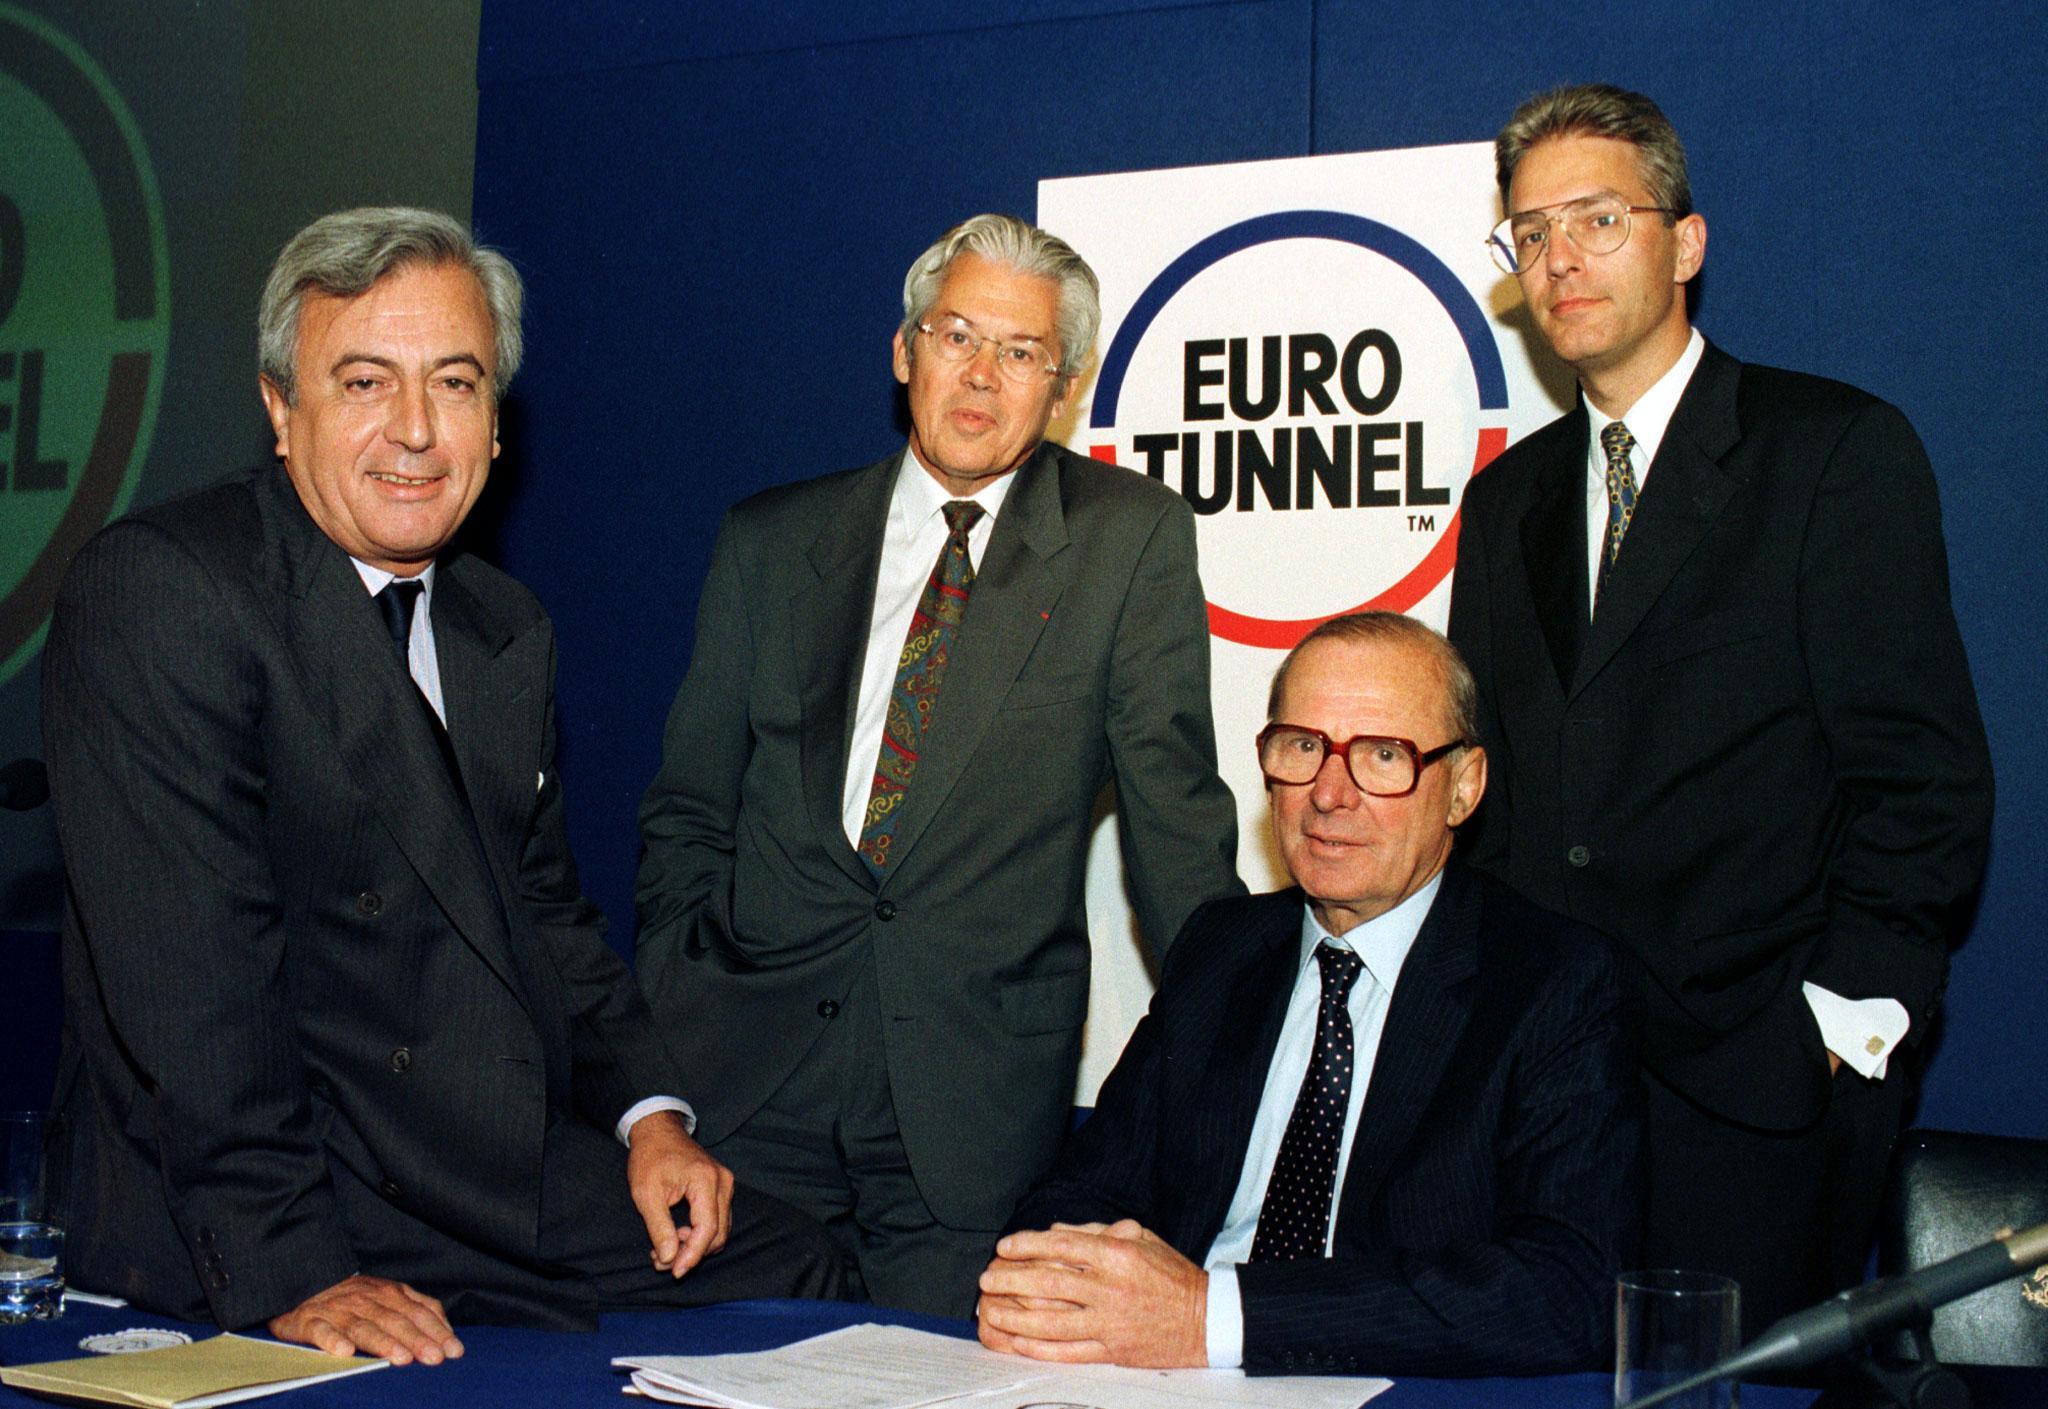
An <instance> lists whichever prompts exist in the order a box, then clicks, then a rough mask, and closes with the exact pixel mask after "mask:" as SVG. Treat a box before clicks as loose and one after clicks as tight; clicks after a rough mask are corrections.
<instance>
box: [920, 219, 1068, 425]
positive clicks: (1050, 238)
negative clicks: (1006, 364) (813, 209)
mask: <svg viewBox="0 0 2048 1409" xmlns="http://www.w3.org/2000/svg"><path fill="white" fill-rule="evenodd" d="M963 254H974V255H979V256H980V257H981V258H983V259H985V260H987V261H988V262H989V263H991V264H999V265H1002V266H1003V267H1004V268H1006V269H1009V270H1012V271H1013V272H1015V273H1018V274H1028V275H1030V276H1032V277H1033V278H1038V279H1051V280H1053V281H1054V282H1055V283H1057V284H1058V285H1059V303H1058V312H1057V313H1056V314H1055V315H1054V328H1053V332H1054V336H1055V337H1057V338H1058V339H1059V343H1060V377H1061V378H1062V379H1063V380H1064V381H1066V382H1067V383H1069V384H1070V385H1071V384H1072V382H1073V379H1074V378H1076V377H1078V376H1080V375H1081V374H1082V373H1083V372H1085V371H1087V370H1088V364H1089V362H1090V361H1092V360H1093V354H1094V350H1095V330H1096V329H1097V328H1099V327H1101V326H1102V286H1101V285H1100V284H1099V283H1098V282H1097V281H1096V278H1095V271H1094V270H1093V269H1090V268H1089V267H1088V261H1087V260H1085V259H1083V258H1081V256H1080V255H1078V254H1076V253H1075V252H1074V247H1073V246H1072V245H1070V244H1068V243H1067V242H1066V241H1065V240H1062V239H1061V238H1060V237H1059V236H1057V235H1053V234H1048V233H1047V232H1046V231H1044V230H1041V229H1039V228H1038V227H1037V226H1036V225H1031V224H1028V223H1026V222H1025V221H1022V220H1019V219H1018V218H1017V217H1016V216H1014V215H977V216H975V217H973V218H972V219H970V220H963V221H961V222H960V223H959V224H958V225H955V226H954V227H953V228H952V229H950V230H948V231H947V232H946V233H945V234H943V235H941V236H939V238H938V239H937V240H936V241H935V242H934V243H933V244H932V247H931V248H930V249H928V250H926V251H925V252H924V253H923V254H921V255H919V256H918V257H917V259H916V261H915V262H914V263H912V264H911V266H910V272H909V273H908V274H906V275H904V277H903V326H902V327H901V328H900V329H899V330H898V331H900V332H901V333H902V335H903V345H904V346H905V347H906V348H914V347H915V346H916V345H917V325H918V324H919V323H922V322H923V321H924V320H925V316H926V315H927V314H929V313H930V312H931V311H932V305H933V304H935V303H937V302H938V300H939V286H940V285H941V284H943V283H944V282H945V281H946V271H947V270H949V269H951V268H952V267H953V261H954V260H956V259H958V258H959V257H960V256H961V255H963Z"/></svg>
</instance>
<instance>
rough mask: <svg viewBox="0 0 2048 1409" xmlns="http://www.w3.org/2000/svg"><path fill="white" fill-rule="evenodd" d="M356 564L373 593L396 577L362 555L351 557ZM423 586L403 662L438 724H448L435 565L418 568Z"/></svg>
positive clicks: (359, 575)
mask: <svg viewBox="0 0 2048 1409" xmlns="http://www.w3.org/2000/svg"><path fill="white" fill-rule="evenodd" d="M349 561H350V562H352V563H354V564H355V565H356V576H358V577H360V578H362V580H363V586H365V587H367V588H369V589H370V595H371V596H372V597H374V596H376V595H377V594H378V593H379V592H382V591H383V590H384V589H385V588H386V587H388V586H390V585H391V584H392V583H393V582H396V581H397V580H398V578H397V575H396V574H394V573H388V572H386V571H384V569H382V568H373V567H371V566H370V565H369V564H368V563H366V562H364V561H363V560H362V559H361V558H350V559H349ZM418 581H419V584H420V586H421V587H422V588H423V589H425V590H423V591H422V592H421V593H420V599H419V601H417V602H415V603H414V604H413V609H412V635H410V636H408V637H407V638H406V643H405V663H406V665H407V666H408V667H410V668H411V670H412V679H413V683H414V684H415V685H417V686H419V687H420V693H421V694H423V695H425V696H426V697H427V703H428V704H430V705H432V706H433V707H434V715H435V717H436V718H438V719H439V720H440V721H441V727H442V728H444V729H445V728H447V727H448V707H447V705H446V704H445V703H443V701H442V698H441V658H440V657H439V656H437V655H436V654H434V614H433V605H434V565H433V564H432V563H428V564H427V565H426V566H425V567H423V568H421V569H420V575H419V578H418Z"/></svg>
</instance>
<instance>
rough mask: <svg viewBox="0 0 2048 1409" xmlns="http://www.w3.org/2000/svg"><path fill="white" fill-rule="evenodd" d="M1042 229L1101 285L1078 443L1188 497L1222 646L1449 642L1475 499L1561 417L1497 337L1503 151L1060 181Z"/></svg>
mask: <svg viewBox="0 0 2048 1409" xmlns="http://www.w3.org/2000/svg"><path fill="white" fill-rule="evenodd" d="M1039 218H1040V222H1041V223H1042V224H1045V225H1046V226H1047V227H1048V228H1050V229H1052V230H1054V231H1055V232H1056V233H1059V234H1061V235H1063V236H1065V237H1066V238H1068V239H1069V240H1071V241H1072V242H1073V243H1074V244H1075V246H1076V247H1077V248H1078V249H1080V251H1081V252H1082V254H1083V255H1085V256H1086V257H1087V258H1088V259H1089V260H1090V262H1091V263H1093V264H1094V265H1095V267H1096V269H1097V271H1098V273H1099V274H1100V275H1101V277H1102V279H1103V284H1104V321H1105V325H1106V326H1105V330H1104V334H1103V336H1102V337H1101V339H1100V340H1099V343H1098V345H1099V347H1100V348H1101V350H1102V356H1101V367H1100V370H1099V372H1098V373H1097V375H1096V379H1095V382H1094V384H1093V387H1092V389H1091V390H1089V391H1088V392H1086V393H1084V396H1085V404H1084V406H1083V408H1082V409H1081V410H1080V412H1079V413H1078V423H1077V424H1076V425H1075V426H1074V427H1073V428H1072V430H1071V432H1070V433H1069V439H1070V441H1071V443H1072V444H1073V445H1074V447H1075V448H1076V449H1080V450H1084V451H1086V452H1087V453H1089V454H1092V455H1094V456H1096V457H1097V458H1098V459H1103V460H1109V461H1113V462H1114V463H1116V464H1119V465H1124V466H1127V467H1129V468H1131V469H1133V470H1136V471H1139V472H1141V473H1144V474H1147V475H1150V476H1151V477H1152V478H1154V479H1157V480H1159V481H1161V482H1162V483H1164V484H1165V485H1167V486H1168V487H1169V488H1171V489H1174V490H1175V491H1177V492H1178V493H1180V494H1181V495H1182V496H1183V497H1184V498H1185V499H1186V500H1187V501H1188V503H1189V505H1190V506H1191V507H1192V508H1193V510H1194V511H1195V513H1196V515H1197V523H1198V525H1199V533H1200V545H1201V556H1202V579H1203V584H1204V587H1205V589H1206V591H1207V595H1208V599H1209V625H1210V631H1211V633H1212V634H1213V635H1214V636H1215V637H1216V638H1218V639H1219V640H1221V641H1228V642H1232V643H1235V644H1237V645H1241V646H1248V647H1255V648H1264V649H1268V650H1284V649H1286V648H1287V647H1289V646H1292V645H1293V644H1294V643H1295V642H1296V641H1298V640H1300V639H1301V637H1302V636H1303V635H1304V634H1306V633H1307V632H1308V631H1309V630H1310V629H1312V628H1313V627H1314V626H1315V625H1317V624H1318V623H1319V622H1321V621H1324V620H1326V619H1328V618H1329V617H1332V616H1336V615H1339V614H1341V613H1345V612H1353V611H1360V610H1365V609H1369V608H1380V609H1388V610H1394V611H1414V610H1417V609H1418V608H1422V609H1423V610H1422V611H1421V612H1419V614H1422V615H1425V616H1433V617H1435V618H1436V619H1437V620H1438V621H1439V622H1440V621H1441V607H1442V602H1443V600H1444V597H1445V595H1446V589H1447V586H1448V583H1449V580H1450V574H1451V569H1452V566H1453V564H1454V562H1455V560H1456V556H1457V525H1458V505H1459V502H1460V500H1461V498H1462V496H1463V492H1464V487H1465V485H1466V484H1467V483H1468V482H1469V481H1470V479H1471V477H1472V476H1473V475H1474V474H1477V473H1479V472H1480V471H1482V470H1483V469H1484V467H1485V466H1486V464H1487V463H1488V462H1489V461H1490V460H1492V459H1493V457H1494V456H1496V455H1498V454H1499V453H1500V452H1501V451H1502V450H1503V449H1505V448H1506V446H1507V444H1508V443H1509V441H1510V440H1511V439H1512V438H1513V437H1514V436H1516V435H1519V434H1521V433H1523V432H1525V431H1527V430H1528V429H1530V428H1531V427H1532V426H1533V425H1536V424H1541V422H1542V421H1544V420H1547V419H1549V418H1550V416H1552V415H1554V414H1555V407H1554V406H1553V405H1552V404H1551V403H1550V402H1549V401H1548V400H1547V399H1545V398H1544V397H1543V396H1542V395H1541V389H1540V387H1539V386H1538V385H1537V384H1536V381H1535V376H1534V373H1533V371H1532V370H1531V369H1530V368H1529V367H1528V365H1527V362H1526V360H1525V359H1524V358H1523V357H1522V356H1521V354H1523V352H1524V350H1525V344H1524V342H1523V340H1522V339H1521V338H1520V337H1518V336H1517V335H1515V334H1514V333H1512V332H1511V331H1509V330H1508V329H1506V328H1504V327H1503V326H1501V323H1500V318H1501V316H1502V312H1504V311H1505V310H1508V309H1511V308H1512V307H1514V290H1513V287H1512V284H1511V283H1506V282H1505V281H1504V280H1503V279H1502V277H1501V276H1500V275H1499V274H1498V272H1497V271H1495V270H1494V269H1493V266H1492V263H1491V261H1490V260H1489V259H1488V257H1487V255H1486V251H1485V249H1484V247H1483V244H1482V239H1483V237H1484V235H1485V232H1486V230H1487V228H1488V227H1489V226H1490V225H1491V224H1492V223H1493V221H1494V220H1496V219H1498V215H1497V213H1496V211H1495V202H1494V196H1493V189H1492V161H1491V151H1490V149H1489V148H1488V147H1486V146H1485V145H1484V144H1478V143H1474V144H1470V145H1468V146H1460V147H1438V148H1426V149H1414V150H1409V151H1399V152H1381V153H1370V152H1369V153H1355V154H1349V155H1345V156H1340V157H1324V158H1306V159H1301V160H1292V161H1281V162H1260V163H1249V164H1242V165H1235V166H1226V167H1212V168H1207V169H1183V170H1179V171H1168V172H1141V173H1133V174H1130V175H1125V176H1116V177H1089V178H1078V179H1075V180H1072V181H1049V182H1045V183H1042V185H1041V187H1040V208H1039ZM1162 227H1164V228H1162ZM1503 334H1504V335H1505V336H1503ZM1504 342H1505V343H1506V344H1507V345H1508V347H1509V348H1510V350H1511V352H1512V354H1514V355H1513V356H1504V355H1503V343H1504Z"/></svg>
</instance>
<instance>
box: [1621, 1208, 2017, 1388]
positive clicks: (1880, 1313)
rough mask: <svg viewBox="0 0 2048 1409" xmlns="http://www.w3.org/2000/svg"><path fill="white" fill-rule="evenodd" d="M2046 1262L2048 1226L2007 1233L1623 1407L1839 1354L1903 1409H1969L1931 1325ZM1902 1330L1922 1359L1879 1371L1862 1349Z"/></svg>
mask: <svg viewBox="0 0 2048 1409" xmlns="http://www.w3.org/2000/svg"><path fill="white" fill-rule="evenodd" d="M2043 1263H2048V1223H2040V1224H2036V1225H2035V1226H2034V1227H2032V1228H2027V1229H2023V1230H2021V1231H2020V1232H2017V1233H2015V1232H2011V1231H2007V1232H2004V1233H2001V1234H2000V1235H1999V1236H1998V1237H1996V1238H1993V1239H1992V1240H1991V1241H1990V1242H1988V1243H1985V1244H1983V1245H1982V1246H1980V1247H1975V1248H1972V1249H1971V1250H1970V1251H1968V1252H1964V1253H1958V1254H1957V1255H1956V1256H1954V1257H1951V1258H1948V1259H1947V1260H1945V1261H1942V1262H1937V1263H1934V1264H1933V1265H1932V1266H1929V1267H1923V1268H1920V1269H1919V1270H1917V1271H1914V1272H1905V1273H1901V1274H1899V1275H1898V1276H1895V1277H1885V1278H1882V1279H1880V1280H1878V1281H1875V1282H1872V1283H1870V1284H1869V1285H1868V1286H1863V1287H1855V1288H1852V1289H1850V1290H1849V1291H1846V1292H1841V1293H1838V1294H1837V1295H1835V1296H1833V1297H1830V1298H1829V1299H1828V1300H1826V1301H1824V1302H1822V1303H1821V1304H1820V1305H1818V1306H1812V1307H1808V1308H1807V1309H1806V1310H1804V1311H1798V1312H1794V1313H1793V1314H1792V1315H1790V1316H1787V1317H1785V1318H1784V1319H1783V1320H1781V1321H1779V1322H1777V1323H1776V1324H1774V1325H1773V1326H1771V1328H1770V1329H1769V1330H1767V1331H1765V1332H1764V1333H1763V1334H1762V1335H1760V1336H1758V1337H1757V1338H1756V1339H1755V1340H1754V1341H1752V1342H1750V1344H1749V1345H1748V1346H1746V1347H1744V1348H1743V1349H1742V1350H1739V1351H1737V1352H1736V1353H1735V1354H1733V1355H1731V1356H1729V1357H1728V1358H1727V1359H1725V1360H1723V1361H1722V1362H1721V1363H1720V1364H1718V1365H1715V1366H1712V1367H1711V1368H1709V1369H1706V1370H1702V1371H1701V1372H1700V1373H1699V1374H1697V1375H1690V1376H1688V1377H1686V1378H1685V1379H1683V1380H1680V1381H1679V1382H1678V1383H1676V1384H1670V1385H1665V1386H1664V1387H1663V1388H1661V1389H1658V1390H1656V1391H1654V1392H1652V1393H1650V1394H1645V1395H1640V1396H1638V1397H1637V1398H1635V1399H1631V1400H1630V1401H1629V1402H1628V1403H1627V1404H1624V1405H1622V1406H1621V1409H1652V1406H1654V1405H1658V1404H1663V1403H1666V1402H1668V1401H1670V1400H1673V1399H1676V1398H1678V1397H1679V1396H1680V1395H1682V1394H1689V1393H1691V1392H1692V1391H1693V1390H1696V1389H1700V1388H1702V1387H1704V1386H1706V1385H1710V1384H1712V1383H1714V1382H1715V1381H1716V1380H1730V1379H1739V1378H1741V1377H1742V1376H1743V1375H1747V1374H1751V1373H1753V1372H1756V1371H1760V1370H1791V1369H1797V1368H1799V1367H1800V1366H1803V1365H1817V1364H1820V1363H1821V1362H1822V1361H1826V1360H1832V1359H1835V1358H1836V1357H1838V1356H1849V1357H1852V1358H1851V1359H1850V1363H1851V1364H1852V1365H1854V1366H1856V1368H1857V1369H1858V1370H1859V1371H1860V1372H1861V1373H1862V1374H1863V1375H1864V1377H1865V1378H1866V1379H1869V1380H1870V1381H1871V1382H1872V1383H1874V1384H1875V1385H1876V1386H1877V1387H1878V1388H1879V1389H1880V1390H1881V1391H1882V1392H1883V1393H1884V1394H1885V1395H1886V1396H1887V1397H1888V1398H1889V1400H1890V1401H1891V1402H1892V1403H1894V1404H1897V1405H1899V1406H1901V1409H1969V1406H1970V1395H1969V1391H1968V1389H1967V1388H1966V1387H1965V1386H1964V1385H1963V1382H1962V1381H1961V1380H1959V1379H1958V1378H1956V1376H1955V1375H1954V1374H1953V1373H1952V1372H1951V1371H1949V1370H1946V1369H1944V1368H1943V1367H1942V1366H1941V1365H1940V1364H1939V1363H1938V1362H1937V1361H1936V1360H1935V1358H1934V1343H1933V1340H1932V1339H1931V1338H1930V1337H1929V1335H1928V1327H1930V1326H1931V1325H1932V1324H1933V1322H1934V1310H1935V1308H1936V1307H1939V1306H1946V1305H1947V1304H1948V1303H1950V1302H1952V1301H1955V1300H1957V1299H1959V1298H1961V1297H1965V1296H1968V1295H1970V1293H1972V1292H1976V1291H1981V1290H1983V1289H1984V1288H1985V1287H1989V1286H1994V1285H1996V1284H1997V1283H1999V1282H2002V1281H2005V1280H2006V1279H2007V1278H2010V1277H2016V1276H2019V1275H2020V1274H2022V1273H2025V1272H2030V1271H2032V1270H2033V1269H2034V1268H2036V1267H2038V1266H2040V1265H2042V1264H2043ZM1896 1330H1905V1331H1907V1332H1909V1333H1910V1334H1911V1336H1912V1339H1913V1346H1914V1349H1915V1350H1916V1351H1917V1352H1918V1355H1919V1359H1918V1360H1917V1361H1914V1362H1909V1363H1908V1364H1906V1365H1901V1366H1885V1365H1880V1364H1879V1363H1878V1362H1877V1361H1876V1360H1875V1359H1874V1358H1873V1357H1872V1356H1871V1355H1870V1354H1869V1352H1868V1351H1865V1350H1863V1349H1862V1347H1864V1346H1867V1345H1868V1344H1869V1343H1870V1342H1871V1341H1873V1340H1875V1339H1876V1338H1877V1337H1878V1336H1880V1335H1884V1334H1887V1333H1888V1332H1891V1331H1896Z"/></svg>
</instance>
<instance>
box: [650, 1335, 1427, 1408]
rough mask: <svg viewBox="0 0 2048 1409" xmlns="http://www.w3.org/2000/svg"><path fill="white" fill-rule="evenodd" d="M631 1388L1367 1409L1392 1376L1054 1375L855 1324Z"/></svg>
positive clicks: (710, 1401) (978, 1403)
mask: <svg viewBox="0 0 2048 1409" xmlns="http://www.w3.org/2000/svg"><path fill="white" fill-rule="evenodd" d="M612 1364H614V1365H615V1366H618V1367H620V1368H621V1369H626V1370H631V1371H632V1372H633V1381H632V1392H637V1393H639V1394H643V1395H646V1396H647V1397H649V1398H651V1399H660V1400H665V1401H667V1402H669V1403H673V1404H698V1405H709V1406H712V1409H803V1406H806V1405H816V1404H830V1405H832V1406H833V1409H924V1406H927V1405H937V1404H945V1405H949V1406H953V1409H1019V1406H1023V1405H1038V1404H1047V1403H1054V1402H1057V1403H1069V1404H1082V1405H1090V1406H1095V1409H1200V1406H1203V1405H1219V1404H1220V1405H1247V1406H1249V1405H1257V1406H1260V1409H1358V1406H1360V1405H1362V1404H1364V1403H1365V1402H1366V1401H1367V1400H1368V1399H1371V1398H1372V1397H1373V1396H1374V1395H1376V1394H1379V1393H1380V1392H1381V1391H1383V1390H1385V1389H1387V1388H1389V1387H1390V1386H1391V1385H1392V1383H1393V1382H1392V1381H1391V1380H1367V1379H1328V1378H1288V1379H1261V1380H1247V1379H1246V1378H1245V1377H1244V1375H1243V1374H1242V1373H1241V1372H1239V1371H1236V1370H1125V1369H1118V1368H1116V1367H1114V1366H1109V1365H1083V1366H1075V1367H1051V1366H1047V1365H1043V1364H1041V1363H1039V1362H1037V1361H1034V1360H1022V1359H1019V1358H1018V1357H1016V1356H1014V1355H998V1354H996V1353H995V1352H994V1351H991V1350H985V1349H983V1348H982V1347H981V1346H979V1345H976V1344H975V1343H974V1342H972V1341H964V1340H958V1339H956V1338H954V1337H952V1336H941V1335H933V1334H932V1333H930V1332H928V1331H913V1330H910V1329H908V1328H906V1327H903V1326H877V1325H865V1326H848V1327H846V1328H845V1329H843V1330H838V1331H832V1332H830V1333H828V1334H826V1335H822V1336H813V1337H812V1338H811V1339H810V1340H806V1341H798V1342H797V1343H796V1344H795V1345H786V1346H783V1347H782V1348H781V1349H779V1350H763V1351H756V1352H753V1353H751V1354H744V1355H634V1356H622V1357H620V1358H619V1359H617V1360H614V1361H613V1362H612Z"/></svg>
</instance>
